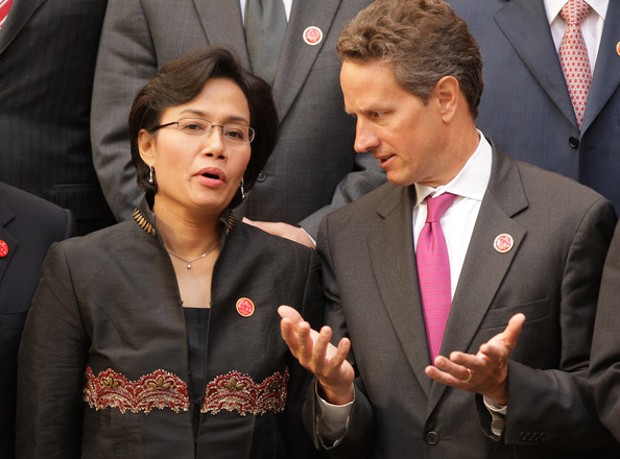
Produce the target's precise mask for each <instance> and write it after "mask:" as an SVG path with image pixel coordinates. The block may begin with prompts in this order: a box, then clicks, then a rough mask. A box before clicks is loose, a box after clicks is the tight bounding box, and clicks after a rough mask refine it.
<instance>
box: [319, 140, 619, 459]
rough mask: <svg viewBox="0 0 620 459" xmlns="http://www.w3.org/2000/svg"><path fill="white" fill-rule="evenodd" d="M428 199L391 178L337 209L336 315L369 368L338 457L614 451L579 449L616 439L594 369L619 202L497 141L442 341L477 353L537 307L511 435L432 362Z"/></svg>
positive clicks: (330, 221)
mask: <svg viewBox="0 0 620 459" xmlns="http://www.w3.org/2000/svg"><path fill="white" fill-rule="evenodd" d="M414 203H415V188H413V187H409V188H403V187H395V186H393V185H390V184H387V185H384V186H383V187H381V188H379V189H378V190H376V191H374V192H372V193H370V194H368V195H367V196H365V197H364V198H361V199H360V200H358V201H356V202H355V203H352V204H350V205H349V206H347V207H346V208H344V209H341V210H339V211H337V212H335V213H333V214H330V215H329V216H328V217H327V218H326V219H325V220H324V222H323V224H322V226H321V231H320V232H319V240H318V250H319V251H320V253H321V255H322V258H323V261H324V276H323V280H324V285H325V289H326V292H327V295H328V297H329V300H330V301H329V304H328V308H327V315H326V321H327V323H328V324H329V325H331V326H332V327H334V331H335V336H336V337H339V336H342V335H343V334H348V335H349V336H350V338H351V341H352V346H353V347H352V351H353V355H354V361H355V364H356V367H357V371H358V372H359V379H358V384H357V386H356V401H355V404H354V406H353V411H352V415H351V418H350V426H349V430H348V433H347V435H346V436H345V437H344V440H343V442H342V444H341V445H340V446H338V447H336V448H335V449H333V450H332V454H333V457H350V458H359V457H365V454H366V453H369V454H370V457H372V458H377V459H378V458H381V459H401V458H404V457H412V458H416V457H424V458H426V459H433V458H437V459H452V458H455V459H456V458H490V457H494V458H506V459H508V458H515V457H519V458H540V459H543V458H544V459H550V458H558V459H559V458H562V459H566V458H581V457H597V458H600V457H605V456H603V455H597V454H598V453H593V452H592V451H586V452H583V451H579V450H580V449H587V448H590V447H593V446H595V445H598V444H599V442H601V443H605V442H608V441H609V440H610V437H609V434H608V433H607V432H606V431H604V429H603V428H602V426H601V424H600V423H599V422H598V420H597V419H596V414H595V412H594V411H595V410H594V402H593V399H592V397H591V394H590V392H589V391H588V390H587V388H586V386H585V384H584V383H583V382H582V381H581V379H580V376H581V375H582V374H583V373H585V372H586V370H587V368H588V359H589V354H590V341H591V338H592V328H593V325H594V315H595V310H596V301H597V296H598V288H599V282H600V277H601V271H602V268H603V263H604V260H605V255H606V253H607V248H608V245H609V242H610V240H611V236H612V233H613V230H614V225H615V222H616V216H615V213H614V210H613V207H612V205H611V204H610V202H609V201H608V200H606V199H605V198H603V197H602V196H601V195H599V194H598V193H595V192H594V191H592V190H590V189H588V188H586V187H584V186H582V185H580V184H578V183H576V182H573V181H572V180H569V179H567V178H565V177H562V176H560V175H557V174H554V173H550V172H548V171H544V170H542V169H539V168H537V167H534V166H531V165H528V164H525V163H521V162H518V161H515V160H513V159H511V158H509V157H507V156H505V155H504V154H502V153H501V152H499V151H497V149H495V148H494V153H493V166H492V172H491V177H490V181H489V184H488V188H487V190H486V192H485V195H484V198H483V200H482V203H481V207H480V212H479V214H478V218H477V221H476V225H475V228H474V232H473V234H472V238H471V242H470V244H469V248H468V251H467V255H466V258H465V261H464V264H463V268H462V271H461V275H460V277H459V280H458V284H457V286H456V291H455V294H454V298H453V302H452V307H451V311H450V316H449V319H448V323H447V327H446V331H445V335H444V339H443V345H442V349H441V353H442V354H443V355H448V354H449V352H450V351H453V350H460V351H464V352H468V353H476V352H477V351H478V348H479V346H480V345H481V344H482V343H484V342H486V341H488V340H489V339H490V338H491V337H493V336H494V335H496V334H498V333H500V332H501V331H502V330H503V329H504V328H505V326H506V324H507V323H508V319H509V318H510V317H511V316H512V315H514V314H516V313H519V312H522V313H524V314H525V316H526V322H525V324H524V326H523V330H522V333H521V336H520V339H519V342H518V344H517V346H516V348H515V349H514V351H513V353H512V356H511V361H510V366H509V379H508V391H509V402H508V414H507V417H506V428H505V431H504V434H503V436H502V437H501V438H500V439H493V438H491V432H490V426H491V419H490V415H489V413H488V411H487V410H486V409H485V408H484V407H483V406H481V401H480V400H479V399H477V398H476V396H475V395H474V394H473V393H469V392H465V391H461V390H456V389H451V388H448V387H447V386H444V385H442V384H438V383H433V382H432V381H431V380H430V379H429V378H428V377H427V376H426V375H425V374H424V368H425V367H426V366H427V365H428V364H429V352H428V346H427V340H426V334H425V328H424V319H423V316H422V307H421V304H420V294H419V289H418V283H417V271H416V263H415V255H414V248H413V230H412V208H413V205H414ZM501 234H509V235H511V236H512V237H513V239H514V245H513V247H512V249H511V250H509V251H508V252H506V253H500V252H499V251H497V250H496V249H495V248H494V240H495V238H496V237H497V236H498V235H501ZM313 406H314V404H313V403H309V404H307V407H313ZM373 413H374V417H373ZM307 414H310V415H311V414H312V413H311V410H309V411H308V412H307ZM314 420H315V419H312V421H314ZM373 422H374V423H375V426H374V428H373V427H372V423H373ZM312 424H313V425H314V422H313V423H312ZM373 433H374V435H373ZM551 448H559V449H551ZM616 457H617V456H616Z"/></svg>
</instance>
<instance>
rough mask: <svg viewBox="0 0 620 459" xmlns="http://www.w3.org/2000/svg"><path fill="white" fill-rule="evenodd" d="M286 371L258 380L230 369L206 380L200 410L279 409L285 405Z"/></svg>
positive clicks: (257, 412) (243, 412)
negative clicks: (212, 378)
mask: <svg viewBox="0 0 620 459" xmlns="http://www.w3.org/2000/svg"><path fill="white" fill-rule="evenodd" d="M288 378H289V371H288V368H287V369H286V371H285V373H284V375H282V373H280V372H275V373H274V374H273V375H271V376H269V377H267V378H265V380H264V381H263V382H262V383H260V384H257V383H255V382H254V381H253V380H252V378H251V377H250V376H249V375H246V374H242V373H239V372H238V371H230V372H228V373H226V374H225V375H220V376H218V377H216V378H215V379H214V380H213V381H211V382H210V383H209V384H207V387H206V389H205V400H204V403H203V405H202V408H201V409H200V412H201V413H211V414H217V413H219V412H220V411H221V410H227V411H231V412H232V411H237V412H238V413H239V414H240V415H241V416H245V415H246V414H253V415H255V416H256V415H260V414H265V413H267V412H272V413H279V412H280V411H283V410H284V406H285V405H286V395H287V386H288Z"/></svg>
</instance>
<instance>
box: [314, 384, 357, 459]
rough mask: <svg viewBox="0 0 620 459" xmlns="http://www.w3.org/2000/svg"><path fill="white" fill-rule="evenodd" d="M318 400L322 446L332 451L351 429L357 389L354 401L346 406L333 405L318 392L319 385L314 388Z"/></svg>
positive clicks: (318, 423) (318, 421) (318, 420)
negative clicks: (350, 424) (350, 423)
mask: <svg viewBox="0 0 620 459" xmlns="http://www.w3.org/2000/svg"><path fill="white" fill-rule="evenodd" d="M314 391H315V394H316V398H317V400H318V412H317V418H318V419H317V425H318V434H319V440H320V442H321V446H322V447H323V448H325V449H331V448H334V447H336V446H338V445H339V444H340V443H341V442H342V440H343V439H344V437H345V435H346V434H347V430H348V428H349V421H350V419H351V411H352V410H353V403H354V402H355V388H354V389H353V391H354V392H353V400H352V401H350V402H349V403H347V404H345V405H333V404H331V403H329V402H327V401H325V400H324V399H323V398H322V397H321V396H320V395H319V392H318V384H316V385H315V386H314Z"/></svg>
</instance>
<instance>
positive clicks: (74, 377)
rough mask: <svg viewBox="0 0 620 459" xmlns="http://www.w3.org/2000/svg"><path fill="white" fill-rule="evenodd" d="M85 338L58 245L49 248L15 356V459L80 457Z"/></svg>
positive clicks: (64, 260)
mask: <svg viewBox="0 0 620 459" xmlns="http://www.w3.org/2000/svg"><path fill="white" fill-rule="evenodd" d="M87 351H88V344H87V336H86V333H85V331H84V327H83V323H82V319H81V317H80V312H79V309H78V304H77V302H76V299H75V295H74V290H73V285H72V280H71V273H70V270H69V268H68V266H67V263H66V259H65V255H64V252H63V250H62V244H61V243H56V244H53V245H52V246H51V248H50V250H49V252H48V255H47V257H46V260H45V262H44V264H43V269H42V277H41V281H40V283H39V286H38V288H37V291H36V292H35V295H34V298H33V302H32V305H31V308H30V311H29V313H28V317H27V319H26V324H25V327H24V332H23V335H22V340H21V346H20V350H19V357H18V359H19V360H18V388H17V392H18V395H17V457H18V458H19V459H38V458H41V459H43V458H45V459H55V458H57V459H72V458H76V459H77V458H79V457H81V452H80V449H81V447H80V445H81V441H80V440H81V431H82V427H81V426H82V410H83V402H82V395H81V393H82V386H83V377H84V366H85V361H86V355H87Z"/></svg>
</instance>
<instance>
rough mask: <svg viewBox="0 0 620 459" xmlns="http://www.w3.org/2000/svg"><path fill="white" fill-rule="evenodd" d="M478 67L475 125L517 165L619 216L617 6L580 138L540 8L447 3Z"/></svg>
mask: <svg viewBox="0 0 620 459" xmlns="http://www.w3.org/2000/svg"><path fill="white" fill-rule="evenodd" d="M448 3H449V4H450V5H452V7H453V8H454V10H455V12H456V13H457V14H458V15H460V16H461V17H463V18H464V19H465V20H466V21H467V23H468V25H469V28H470V30H471V33H472V35H473V36H474V37H475V38H476V41H477V42H478V44H479V45H480V50H481V52H482V57H483V59H484V93H483V94H482V100H481V102H480V107H479V113H480V114H479V116H478V118H477V120H476V123H477V125H478V126H479V127H480V129H482V130H483V131H484V133H485V134H487V135H488V136H489V137H491V138H493V139H494V140H495V141H496V142H497V145H498V146H499V147H501V148H503V149H505V150H506V151H508V152H510V154H511V155H512V156H513V157H515V158H517V159H520V160H522V161H526V162H529V163H532V164H536V165H537V166H540V167H543V168H545V169H548V170H551V171H554V172H559V173H561V174H563V175H566V176H568V177H571V178H573V179H575V180H578V181H580V182H581V183H583V184H585V185H587V186H589V187H591V188H593V189H595V190H596V191H598V192H599V193H601V194H602V195H603V196H605V197H606V198H607V199H609V200H610V201H611V202H613V204H614V206H615V208H616V212H620V180H618V177H620V141H618V139H620V55H619V53H618V51H619V50H618V48H617V46H618V43H619V42H620V27H619V26H618V24H620V2H618V1H616V0H610V1H609V7H608V9H607V14H606V18H605V26H604V28H603V34H602V36H601V42H600V45H599V49H598V55H597V60H596V65H595V68H594V75H593V78H592V88H591V89H590V93H589V95H588V104H587V108H586V112H585V118H584V121H583V125H582V128H581V132H579V129H578V128H577V122H576V120H575V113H574V110H573V107H572V104H571V101H570V97H569V95H568V90H567V89H566V82H565V80H564V75H563V73H562V68H561V66H560V61H559V58H558V53H557V51H556V49H555V45H554V43H553V38H552V36H551V31H550V29H549V22H548V19H547V14H546V12H545V5H544V2H543V0H484V1H480V0H448Z"/></svg>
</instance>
